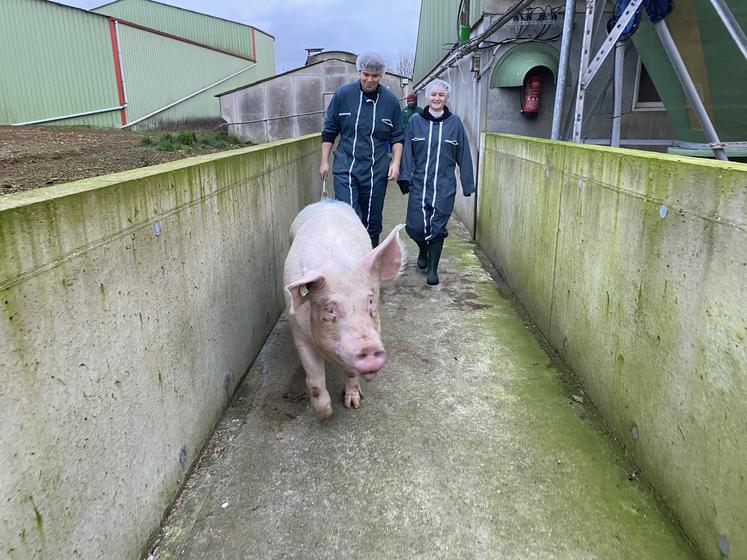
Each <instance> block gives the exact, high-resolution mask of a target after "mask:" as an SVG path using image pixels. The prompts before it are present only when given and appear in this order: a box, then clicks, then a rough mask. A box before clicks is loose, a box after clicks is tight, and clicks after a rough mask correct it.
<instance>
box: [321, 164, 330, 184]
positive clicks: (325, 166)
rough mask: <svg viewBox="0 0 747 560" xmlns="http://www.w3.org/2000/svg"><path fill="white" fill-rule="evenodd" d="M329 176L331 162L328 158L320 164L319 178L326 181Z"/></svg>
mask: <svg viewBox="0 0 747 560" xmlns="http://www.w3.org/2000/svg"><path fill="white" fill-rule="evenodd" d="M328 176H329V162H328V161H327V160H322V163H321V164H320V165H319V178H320V179H321V180H322V181H324V180H326V179H327V177H328Z"/></svg>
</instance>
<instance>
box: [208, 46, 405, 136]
mask: <svg viewBox="0 0 747 560" xmlns="http://www.w3.org/2000/svg"><path fill="white" fill-rule="evenodd" d="M356 58H357V57H356V55H355V54H353V53H349V52H345V51H322V52H318V53H315V54H312V55H310V56H309V57H308V58H307V60H306V64H305V65H304V66H301V67H299V68H294V69H293V70H289V71H287V72H284V73H282V74H278V75H277V76H272V77H270V78H266V79H264V80H260V81H258V82H254V83H252V84H249V85H246V86H243V87H240V88H237V89H233V90H230V91H226V92H224V93H221V94H219V95H218V99H220V108H221V116H222V117H223V119H224V120H225V121H226V122H227V123H228V130H229V132H230V133H231V134H232V135H233V136H237V137H238V138H241V139H242V140H248V141H250V142H254V143H260V142H268V141H273V140H281V139H284V138H293V137H296V136H301V135H303V134H309V133H312V132H319V131H320V130H321V129H322V122H323V120H324V111H325V109H326V107H327V104H328V103H329V101H330V99H332V95H333V94H334V93H335V90H336V89H337V88H339V87H340V86H341V85H343V84H346V83H348V82H352V81H354V80H355V79H357V78H358V71H357V70H356V66H355V61H356ZM381 83H382V84H383V85H384V86H386V87H388V88H389V89H390V90H392V91H393V92H394V94H395V95H396V96H397V97H398V98H403V97H404V96H405V95H406V93H407V91H406V90H407V87H408V83H409V78H408V77H405V76H400V75H398V74H395V73H393V72H386V73H385V74H384V76H383V77H382V79H381Z"/></svg>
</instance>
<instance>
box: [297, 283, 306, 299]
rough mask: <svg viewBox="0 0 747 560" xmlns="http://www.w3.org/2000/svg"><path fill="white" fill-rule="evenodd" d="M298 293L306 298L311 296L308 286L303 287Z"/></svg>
mask: <svg viewBox="0 0 747 560" xmlns="http://www.w3.org/2000/svg"><path fill="white" fill-rule="evenodd" d="M298 291H299V292H300V293H301V297H306V296H307V295H309V289H308V288H307V287H306V284H304V285H303V286H301V287H300V288H299V289H298Z"/></svg>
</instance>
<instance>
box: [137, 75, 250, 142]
mask: <svg viewBox="0 0 747 560" xmlns="http://www.w3.org/2000/svg"><path fill="white" fill-rule="evenodd" d="M256 65H257V63H256V62H255V63H253V64H250V65H249V66H247V67H246V68H242V69H241V70H239V71H238V72H234V73H233V74H231V75H230V76H226V77H225V78H221V79H220V80H218V81H217V82H214V83H212V84H210V85H209V86H205V87H204V88H202V89H199V90H197V91H195V92H193V93H190V94H189V95H187V96H185V97H182V98H181V99H178V100H176V101H174V102H173V103H169V104H168V105H166V106H164V107H161V108H160V109H156V110H155V111H151V112H150V113H148V114H147V115H143V116H142V117H140V118H139V119H135V120H134V121H130V122H128V123H127V124H126V125H124V126H123V127H122V128H129V127H131V126H132V125H134V124H137V123H139V122H142V121H144V120H145V119H149V118H150V117H152V116H153V115H157V114H158V113H162V112H163V111H165V110H166V109H171V108H172V107H174V106H175V105H179V103H183V102H184V101H187V100H188V99H192V98H193V97H195V96H196V95H200V94H201V93H203V92H205V91H207V90H209V89H210V88H212V87H215V86H217V85H218V84H222V83H223V82H225V81H226V80H230V79H231V78H233V77H234V76H238V75H239V74H241V73H242V72H246V71H247V70H249V69H251V68H254V67H255V66H256Z"/></svg>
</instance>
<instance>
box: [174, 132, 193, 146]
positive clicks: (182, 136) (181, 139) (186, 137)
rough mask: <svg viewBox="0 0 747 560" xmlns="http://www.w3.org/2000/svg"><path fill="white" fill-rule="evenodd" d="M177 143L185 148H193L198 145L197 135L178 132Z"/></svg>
mask: <svg viewBox="0 0 747 560" xmlns="http://www.w3.org/2000/svg"><path fill="white" fill-rule="evenodd" d="M175 142H176V143H177V144H182V145H184V146H191V145H192V144H197V135H196V134H195V133H194V132H187V131H181V132H177V133H176V137H175Z"/></svg>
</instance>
